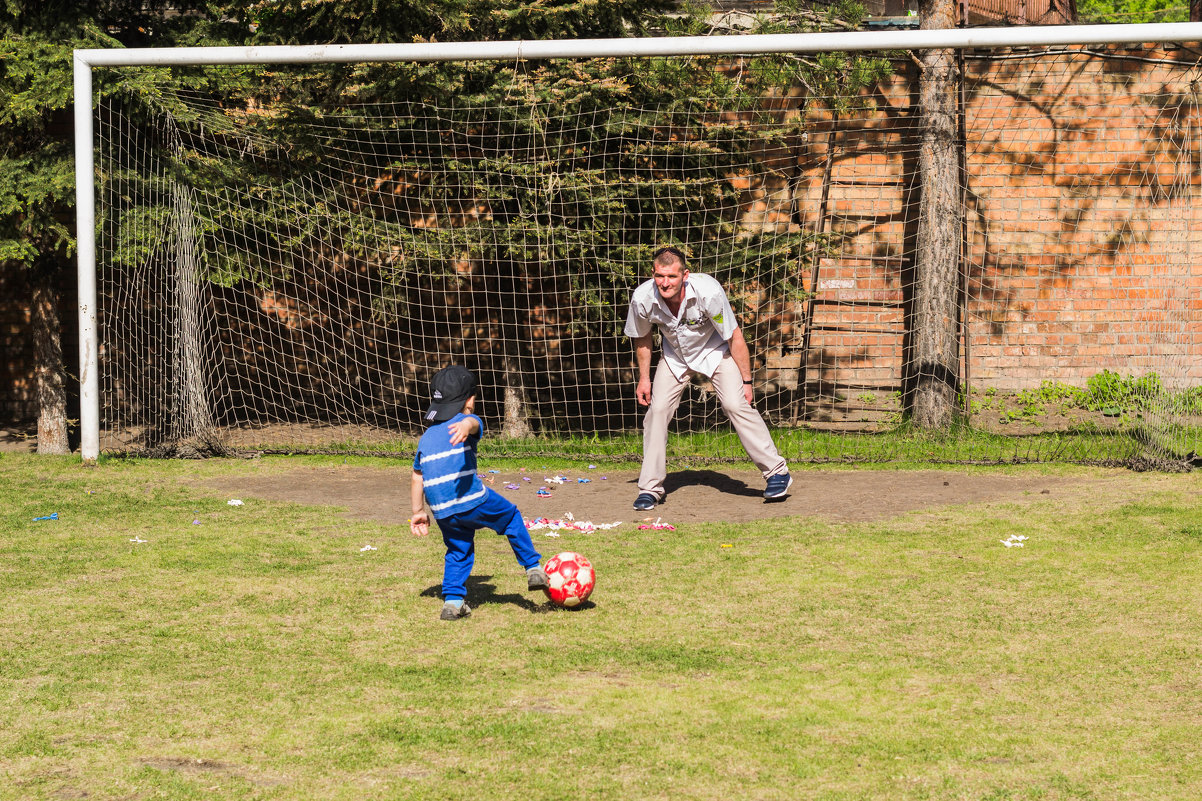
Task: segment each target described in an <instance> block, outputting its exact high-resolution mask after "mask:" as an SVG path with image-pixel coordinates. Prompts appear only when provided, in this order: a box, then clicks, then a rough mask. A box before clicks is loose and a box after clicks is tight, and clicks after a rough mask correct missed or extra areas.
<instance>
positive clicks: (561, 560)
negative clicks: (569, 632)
mask: <svg viewBox="0 0 1202 801" xmlns="http://www.w3.org/2000/svg"><path fill="white" fill-rule="evenodd" d="M543 569H544V570H545V571H546V573H547V578H548V579H550V580H551V583H550V586H548V587H547V595H549V596H550V597H551V603H553V604H555V605H556V606H563V607H566V608H568V609H571V608H573V607H577V606H580V604H582V603H584V601H585V599H586V598H588V596H589V593H591V592H592V591H593V587H595V586H597V574H596V573H594V572H593V564H592V562H590V561H589V560H588V559H586V558H585V557H583V556H581V555H580V554H578V553H573V552H571V551H565V552H564V553H561V554H556V555H555V556H552V557H551V558H550V559H548V560H547V566H546V567H545V568H543Z"/></svg>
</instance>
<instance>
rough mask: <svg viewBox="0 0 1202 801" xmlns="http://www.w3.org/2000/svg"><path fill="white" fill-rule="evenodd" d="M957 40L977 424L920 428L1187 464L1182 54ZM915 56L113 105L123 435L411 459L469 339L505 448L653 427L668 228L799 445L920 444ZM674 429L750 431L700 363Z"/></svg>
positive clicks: (699, 434) (998, 444) (109, 198)
mask: <svg viewBox="0 0 1202 801" xmlns="http://www.w3.org/2000/svg"><path fill="white" fill-rule="evenodd" d="M966 56H967V58H966V60H965V64H966V71H965V73H966V78H965V86H964V112H965V113H964V117H963V132H964V135H965V140H964V143H963V146H962V153H963V158H962V162H961V165H960V171H959V172H958V175H959V176H960V177H959V178H956V179H955V180H956V186H955V192H956V196H957V197H959V198H961V199H962V205H961V209H960V210H954V211H953V212H952V214H953V215H954V216H955V217H956V219H957V222H956V223H955V231H956V236H957V240H958V241H959V242H960V245H959V247H960V249H961V251H962V258H959V259H958V266H957V268H956V273H957V274H956V275H954V276H953V278H952V281H953V282H954V284H955V285H954V286H949V287H945V289H946V291H947V292H949V293H951V294H952V295H953V296H954V297H955V298H956V304H955V306H956V308H957V309H959V311H958V312H955V313H954V314H953V317H954V318H955V319H948V320H945V321H943V323H942V324H943V325H945V326H946V327H949V328H950V330H951V331H952V335H953V336H954V337H955V341H956V343H957V345H956V347H957V348H958V352H957V353H956V355H955V364H954V365H953V366H952V367H951V368H950V369H951V371H952V373H953V374H952V375H950V376H949V377H948V384H949V385H951V386H954V389H955V391H956V393H957V394H956V399H955V404H956V408H957V409H958V410H960V414H959V416H960V418H961V420H962V422H964V423H967V425H957V426H955V427H954V430H952V431H944V432H941V433H940V434H939V435H937V436H932V435H930V434H929V433H926V432H923V433H922V434H921V438H922V442H923V443H924V444H923V445H922V446H921V447H923V448H925V449H926V450H925V451H923V452H924V453H925V454H926V456H927V457H929V458H931V459H934V460H946V461H1015V460H1042V459H1061V460H1071V461H1093V462H1116V463H1117V462H1131V461H1132V460H1139V459H1143V458H1146V455H1147V454H1148V453H1149V452H1151V453H1153V454H1155V455H1156V456H1157V458H1168V459H1170V460H1181V459H1188V458H1189V456H1190V453H1191V452H1192V451H1194V450H1196V449H1197V439H1198V431H1199V429H1198V419H1199V418H1198V413H1199V411H1200V410H1202V395H1200V393H1199V391H1198V387H1199V384H1200V383H1202V367H1199V365H1200V364H1202V360H1200V359H1199V355H1200V354H1202V331H1200V326H1199V315H1198V301H1197V300H1196V299H1197V298H1198V297H1199V296H1200V293H1199V290H1200V289H1202V286H1200V284H1202V277H1200V271H1199V269H1198V268H1197V267H1196V266H1195V265H1194V263H1193V259H1192V257H1191V253H1192V249H1191V244H1192V238H1193V233H1192V232H1193V231H1194V230H1197V229H1198V226H1197V224H1196V220H1195V216H1196V215H1197V213H1198V212H1197V211H1196V209H1197V207H1198V203H1197V202H1196V198H1197V193H1198V176H1199V172H1200V167H1202V165H1200V163H1199V157H1198V156H1199V144H1200V143H1199V140H1198V133H1199V131H1198V122H1199V120H1198V106H1197V96H1196V87H1195V83H1194V82H1195V80H1196V78H1197V69H1196V65H1195V62H1194V60H1193V59H1192V58H1191V57H1188V53H1187V52H1186V51H1182V50H1176V51H1171V52H1170V51H1163V50H1138V51H1133V50H1115V49H1105V50H1101V49H1089V48H1069V49H1060V50H1056V51H1043V52H1036V51H1029V50H1020V51H992V52H989V53H969V54H966ZM696 64H697V65H698V68H701V67H702V66H704V68H705V69H719V67H714V66H711V65H712V62H707V63H706V64H705V65H702V62H700V61H697V62H696ZM738 64H739V62H738V61H737V60H736V61H732V62H729V63H727V64H725V65H723V66H721V67H720V69H723V70H727V71H730V70H732V69H735V68H736V67H737V65H738ZM732 65H735V66H732ZM395 69H396V70H398V71H399V72H400V71H403V70H404V69H405V67H404V66H403V65H398V66H396V67H395ZM629 69H630V70H631V71H632V72H631V73H630V74H631V75H633V74H635V73H636V71H637V70H639V69H641V67H640V65H638V64H632V65H630V66H629ZM613 80H614V81H615V87H619V85H620V84H621V79H620V78H614V79H613ZM917 80H918V79H917V77H916V74H915V73H914V71H913V67H912V62H910V61H909V60H908V59H900V60H897V61H895V62H894V70H893V74H892V76H891V77H886V78H884V79H883V80H881V81H880V82H879V83H877V84H876V85H875V86H874V87H873V88H872V89H871V90H870V91H865V92H862V93H857V94H856V96H855V97H854V98H852V99H851V100H850V101H849V99H848V98H846V97H826V96H823V95H822V94H821V93H818V92H816V91H815V88H814V87H813V86H810V87H801V86H799V87H796V88H795V89H791V90H788V91H783V92H776V93H773V94H771V95H767V96H759V97H756V98H754V99H751V100H750V101H749V100H748V99H746V98H743V99H736V100H727V101H725V102H726V104H725V105H723V104H722V102H719V101H718V100H716V99H715V98H714V97H697V98H687V97H686V98H675V99H673V100H671V101H662V102H657V103H655V104H647V103H642V104H638V103H633V102H623V98H624V97H626V96H625V95H624V94H623V92H621V91H618V89H617V88H615V91H613V92H612V93H610V95H609V97H608V100H607V102H605V103H603V104H602V103H598V102H597V97H598V95H597V93H595V92H593V93H579V95H578V96H577V97H576V98H575V99H573V96H572V95H571V93H570V92H568V93H566V94H565V93H561V94H558V95H557V94H556V93H555V92H551V91H548V92H543V93H536V92H533V91H532V92H528V93H526V94H523V95H520V96H513V97H509V98H507V99H506V102H505V103H493V104H477V103H475V102H473V101H472V100H471V99H462V100H456V99H453V98H430V99H429V100H428V101H427V102H423V103H410V102H406V103H372V104H364V105H355V106H341V107H337V108H315V107H304V108H294V107H284V106H280V105H263V104H259V105H256V104H254V103H245V104H242V105H240V106H239V107H237V108H231V107H230V106H229V104H228V103H227V104H222V105H218V104H215V103H212V102H204V101H200V100H198V99H195V98H189V97H186V96H183V95H180V96H178V97H175V98H173V99H171V101H170V102H169V103H168V104H165V105H164V106H162V107H159V108H156V109H155V110H154V111H153V112H148V111H146V109H145V108H144V107H143V106H140V105H137V104H128V105H121V104H117V103H114V104H106V105H103V106H102V107H101V110H100V117H99V125H98V134H99V142H100V144H99V151H98V169H99V172H100V175H101V184H100V203H101V219H102V225H101V228H102V236H101V238H100V240H99V252H100V267H99V269H100V298H101V300H100V326H101V347H102V352H101V376H102V386H101V391H102V438H103V439H102V445H103V447H104V448H105V450H108V451H111V452H130V453H152V454H153V453H164V454H165V453H180V452H187V451H189V450H195V451H201V452H210V451H218V452H220V451H226V450H269V451H289V452H293V451H296V452H300V451H330V450H343V451H362V452H376V453H405V452H407V451H408V450H410V448H411V443H412V441H413V437H414V436H415V435H416V434H418V433H419V432H420V430H421V426H422V421H421V414H422V412H423V411H424V408H425V404H426V401H427V385H426V382H427V380H428V377H429V375H430V374H431V373H432V372H433V371H434V370H436V369H438V368H439V367H441V366H444V365H446V364H448V363H451V362H459V363H463V364H466V365H467V366H468V367H469V368H471V369H472V370H474V371H475V372H476V373H477V376H478V378H479V381H480V399H481V401H482V411H483V416H484V418H485V421H486V424H488V426H489V427H490V428H491V429H492V431H493V433H494V434H499V435H500V436H499V437H497V438H494V439H492V440H490V447H491V448H492V449H493V451H494V452H496V453H501V452H512V453H530V452H534V453H563V454H565V455H590V456H594V457H602V456H605V455H607V454H617V455H626V454H635V453H637V452H638V451H639V427H640V421H641V414H642V410H641V409H640V407H638V406H637V404H636V402H635V399H634V384H635V380H634V371H633V353H632V349H631V345H630V343H629V342H628V341H627V340H625V339H624V337H623V336H622V323H623V322H624V319H625V313H626V306H627V303H628V300H629V296H630V292H631V291H632V290H633V289H634V287H635V286H636V285H637V283H638V282H639V281H641V280H644V279H645V278H646V277H647V275H648V274H649V273H648V271H649V267H650V254H651V253H652V251H653V250H655V249H656V248H657V247H659V246H661V245H665V244H673V245H676V246H678V247H681V248H682V249H684V250H685V251H687V252H688V253H689V254H690V257H691V263H690V268H691V269H692V270H693V271H694V272H704V273H708V274H711V275H714V276H715V277H716V278H718V279H719V280H720V281H721V282H722V283H723V284H725V285H726V287H727V289H728V292H729V294H730V297H731V300H732V302H733V304H734V306H735V309H736V311H737V312H738V314H739V317H740V323H741V325H742V327H743V329H744V332H745V334H746V338H747V340H748V343H749V345H750V350H751V354H752V359H753V366H754V371H755V376H756V385H757V398H758V400H757V404H758V405H759V407H760V408H761V410H762V411H763V412H764V413H765V416H766V418H767V419H768V420H769V422H770V424H771V425H772V426H773V428H774V432H775V434H776V436H777V439H778V445H779V446H780V447H781V450H782V452H783V454H784V455H785V456H786V457H788V458H790V459H794V460H798V459H853V460H854V459H872V460H880V459H891V458H900V457H906V458H912V457H913V455H914V454H915V452H916V451H915V446H914V441H913V440H914V437H915V436H917V435H916V434H914V433H913V432H912V429H911V428H909V427H907V426H906V425H904V421H905V418H906V411H907V409H906V394H905V393H906V384H907V381H913V380H915V376H916V375H917V376H919V378H921V377H922V372H921V371H922V370H923V369H927V368H924V367H922V366H921V365H917V366H916V365H915V364H914V359H913V355H912V354H913V348H914V344H913V338H914V336H915V334H914V332H913V326H914V325H915V322H914V319H915V314H916V312H915V310H914V297H915V294H916V293H915V282H916V281H918V280H920V278H919V277H918V276H919V275H920V274H921V265H919V264H917V261H918V260H917V258H916V255H915V254H916V242H917V240H918V239H919V238H920V236H921V233H920V232H921V230H922V228H923V226H924V225H927V224H928V223H929V220H924V219H923V218H922V214H921V213H920V209H922V208H923V206H922V204H921V203H920V202H919V200H918V198H919V197H920V195H921V193H922V191H923V184H922V177H921V176H920V175H919V173H918V163H919V156H920V151H921V147H922V142H921V138H920V131H919V129H920V125H919V117H918V115H917V109H916V108H915V106H914V99H913V98H914V92H913V87H914V85H915V82H916V81H917ZM531 85H533V84H531ZM626 99H627V100H628V99H629V98H626ZM953 177H954V176H953ZM928 179H929V176H928ZM961 219H962V222H960V221H959V220H961ZM957 255H959V254H957ZM908 363H909V364H910V365H911V366H910V368H909V369H907V367H906V365H907V364H908ZM941 369H947V368H941ZM675 426H676V432H677V433H676V434H675V435H674V436H673V439H672V442H671V444H670V449H671V450H670V453H671V455H673V456H674V457H677V458H735V457H738V456H740V455H741V453H742V451H741V449H740V447H739V444H738V440H737V438H735V437H734V435H733V434H732V433H731V432H730V430H729V427H728V426H727V424H726V422H725V418H724V416H723V414H722V412H721V409H720V407H719V405H718V403H717V400H716V397H715V396H714V394H713V393H712V391H711V390H710V388H709V387H708V386H707V384H706V382H705V381H704V380H697V381H696V382H694V386H693V387H692V389H691V390H690V391H689V392H687V393H686V396H685V400H684V402H683V403H682V405H681V408H680V410H679V412H678V414H677V418H676V423H675ZM1149 448H1151V451H1149Z"/></svg>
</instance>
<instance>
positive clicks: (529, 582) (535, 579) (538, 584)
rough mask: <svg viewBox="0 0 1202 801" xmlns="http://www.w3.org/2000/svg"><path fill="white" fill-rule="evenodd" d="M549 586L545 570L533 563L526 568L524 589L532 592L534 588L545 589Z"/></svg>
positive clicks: (549, 580)
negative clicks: (532, 565)
mask: <svg viewBox="0 0 1202 801" xmlns="http://www.w3.org/2000/svg"><path fill="white" fill-rule="evenodd" d="M550 586H551V579H549V578H547V574H546V572H545V571H544V570H543V569H542V568H541V567H539V566H538V565H535V566H534V567H531V568H528V569H527V570H526V589H528V590H530V591H531V592H534V591H535V590H545V589H547V587H550Z"/></svg>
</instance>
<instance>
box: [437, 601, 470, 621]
mask: <svg viewBox="0 0 1202 801" xmlns="http://www.w3.org/2000/svg"><path fill="white" fill-rule="evenodd" d="M471 613H472V609H471V607H470V606H468V605H467V601H464V602H463V603H462V604H460V605H459V606H455V604H453V603H451V602H450V601H447V602H446V603H445V604H443V605H442V614H440V615H439V616H438V619H439V620H458V619H459V618H461V617H467V616H468V615H470V614H471Z"/></svg>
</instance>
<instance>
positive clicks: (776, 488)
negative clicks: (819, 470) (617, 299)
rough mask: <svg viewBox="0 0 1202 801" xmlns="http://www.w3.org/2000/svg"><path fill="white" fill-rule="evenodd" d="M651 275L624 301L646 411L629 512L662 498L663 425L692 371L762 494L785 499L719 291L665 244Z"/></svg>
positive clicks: (784, 483)
mask: <svg viewBox="0 0 1202 801" xmlns="http://www.w3.org/2000/svg"><path fill="white" fill-rule="evenodd" d="M652 264H653V272H652V278H651V280H650V281H645V282H643V283H642V284H640V285H639V286H638V288H637V289H635V290H634V293H633V294H632V295H631V297H630V311H629V312H628V314H627V316H626V336H628V337H630V338H631V339H632V340H634V352H635V359H636V362H637V364H638V371H639V382H638V387H637V388H636V389H635V396H636V397H637V398H638V401H639V404H640V405H642V406H648V407H649V408H648V409H647V416H646V417H645V418H644V419H643V469H642V472H641V473H640V474H639V495H638V497H637V498H636V499H635V501H634V508H635V509H638V510H639V511H647V510H649V509H654V508H655V505H656V504H657V503H661V502H662V501H663V499H664V478H666V477H667V447H668V423H669V422H670V421H671V419H672V416H673V415H674V414H676V407H677V406H678V405H679V404H680V396H681V393H683V392H684V388H685V385H686V384H688V382H689V377H690V376H692V375H693V374H699V375H704V376H706V377H707V378H710V379H711V380H712V381H713V384H714V389H715V391H717V393H718V400H719V401H720V402H721V403H722V411H723V412H725V413H726V416H727V418H728V419H729V420H730V422H731V424H732V425H733V426H734V429H735V432H736V433H737V434H738V435H739V441H740V442H742V443H743V449H744V450H745V451H747V455H748V456H750V457H751V461H752V462H754V463H755V466H756V467H758V468H759V469H760V471H761V472H762V473H763V475H764V478H765V479H767V482H768V486H767V488H766V489H765V490H764V497H765V498H767V499H769V500H778V499H782V498H784V497H785V496H786V495H788V494H789V487H790V486H792V484H793V479H792V478H791V477H790V476H789V467H788V465H786V464H785V460H784V459H783V458H781V455H780V453H778V452H777V450H776V445H775V444H773V442H772V436H771V435H770V434H769V433H768V426H767V425H766V424H765V423H764V418H763V417H761V416H760V413H759V412H758V411H756V409H755V407H754V406H752V401H753V400H754V398H755V391H754V390H753V389H752V383H751V356H750V354H749V353H748V351H747V341H746V340H745V339H744V338H743V332H742V331H741V330H740V329H739V323H738V321H737V320H736V319H735V315H734V312H733V311H732V310H731V308H730V300H729V299H728V298H727V297H726V291H725V290H724V289H723V288H722V285H721V284H719V283H718V282H717V281H716V280H715V279H713V278H711V277H710V276H708V275H702V274H701V273H696V274H690V273H689V270H688V267H687V266H686V264H685V256H684V254H683V253H682V252H680V251H679V250H677V249H676V248H673V247H666V248H660V249H659V250H657V251H656V252H655V254H654V256H653V262H652ZM652 326H658V327H659V331H660V338H661V342H662V346H663V355H662V358H661V359H660V363H659V365H658V366H657V367H656V370H655V381H654V383H652V380H651V345H652V339H651V332H652Z"/></svg>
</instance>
